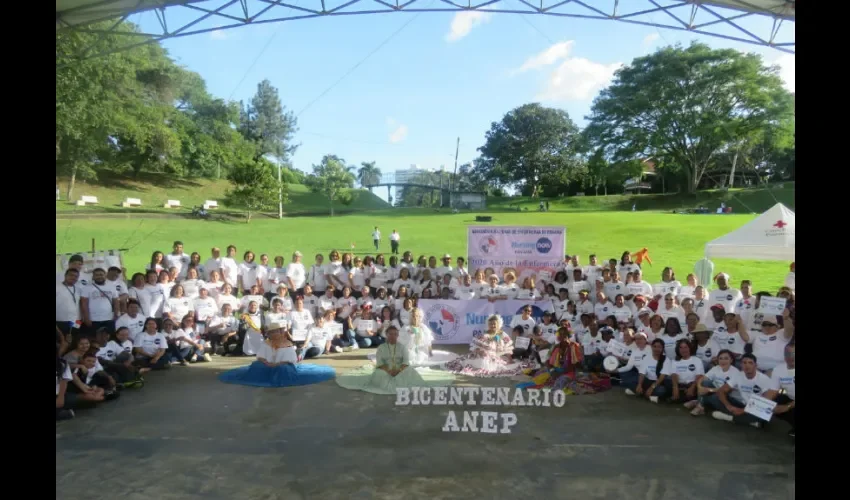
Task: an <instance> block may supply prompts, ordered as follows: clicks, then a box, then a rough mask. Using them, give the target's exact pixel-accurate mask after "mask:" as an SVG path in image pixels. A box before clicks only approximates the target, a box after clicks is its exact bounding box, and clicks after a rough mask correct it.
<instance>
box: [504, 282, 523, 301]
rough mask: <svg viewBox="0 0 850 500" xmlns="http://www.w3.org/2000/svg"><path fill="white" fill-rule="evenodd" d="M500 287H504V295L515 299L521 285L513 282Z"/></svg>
mask: <svg viewBox="0 0 850 500" xmlns="http://www.w3.org/2000/svg"><path fill="white" fill-rule="evenodd" d="M500 288H501V289H502V295H504V296H505V297H507V298H509V299H515V298H517V295H518V294H519V286H517V284H516V283H511V284H510V285H508V284H504V285H502V286H501V287H500Z"/></svg>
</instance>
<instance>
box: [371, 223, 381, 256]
mask: <svg viewBox="0 0 850 500" xmlns="http://www.w3.org/2000/svg"><path fill="white" fill-rule="evenodd" d="M372 243H374V244H375V251H376V252H377V251H378V249H379V247H380V246H381V230H380V229H378V226H375V230H374V231H372Z"/></svg>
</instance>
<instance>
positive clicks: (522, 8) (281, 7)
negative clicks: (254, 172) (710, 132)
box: [56, 0, 796, 65]
mask: <svg viewBox="0 0 850 500" xmlns="http://www.w3.org/2000/svg"><path fill="white" fill-rule="evenodd" d="M298 3H301V4H306V5H307V6H304V5H298ZM534 4H537V5H534ZM56 7H57V12H56V30H57V33H58V32H62V31H66V30H76V31H78V32H85V33H93V34H98V35H101V36H116V37H118V36H120V37H124V38H125V39H127V43H126V45H124V46H121V47H120V48H116V49H111V50H108V51H98V50H95V48H94V47H88V48H87V49H85V50H83V51H81V53H80V54H79V55H78V57H76V59H77V60H80V59H88V58H93V57H99V56H104V55H108V54H112V53H115V52H119V51H122V50H128V49H131V48H134V47H139V46H142V45H145V44H149V43H155V42H161V41H165V40H169V39H172V38H180V37H186V36H191V35H198V34H202V33H209V32H212V31H222V30H228V29H233V28H238V27H241V26H247V25H256V24H269V23H280V22H286V21H297V20H303V19H314V18H321V17H338V16H352V15H366V14H389V13H397V12H407V13H419V12H449V13H458V12H480V13H487V14H491V13H505V14H525V15H542V16H550V17H555V18H578V19H598V20H612V21H618V22H622V23H628V24H634V25H642V26H649V27H653V28H658V29H666V30H676V31H690V32H693V33H698V34H701V35H707V36H713V37H719V38H723V39H726V40H732V41H736V42H741V43H747V44H752V45H760V46H765V47H772V48H774V49H776V50H780V51H783V52H787V53H790V54H794V53H795V50H796V48H795V47H796V46H795V41H793V40H792V41H778V40H777V34H778V33H779V30H780V28H781V27H782V26H783V23H792V24H793V23H794V22H795V19H796V17H795V0H713V1H707V0H474V3H473V0H467V3H466V4H465V5H464V4H462V3H459V2H455V1H452V0H431V1H429V2H426V1H425V0H183V1H180V0H176V1H175V0H56ZM178 9H179V10H180V11H181V12H183V13H185V12H191V13H193V15H192V16H190V17H191V18H192V19H190V20H188V21H184V20H182V19H181V22H179V23H174V22H169V20H174V17H175V16H174V15H172V14H173V13H175V11H176V10H178ZM143 12H154V13H155V15H156V18H157V20H158V21H159V22H158V23H157V25H158V28H159V29H158V30H155V31H153V32H127V31H120V30H116V28H117V27H118V26H119V25H120V23H121V21H125V20H128V18H129V17H130V16H132V15H135V14H140V13H143ZM653 14H655V15H658V16H659V19H660V22H659V20H656V19H655V18H654V17H653ZM754 16H762V17H764V16H767V17H770V18H772V19H773V23H772V27H771V29H770V31H769V33H762V34H756V33H753V32H752V31H751V30H749V29H747V28H745V27H743V26H741V25H740V24H739V21H740V20H742V19H746V18H751V17H754ZM110 20H114V21H116V22H114V23H113V24H112V25H111V26H110V27H109V28H107V29H102V28H95V27H93V25H94V24H97V23H103V22H105V21H110ZM210 24H213V26H206V25H210ZM730 27H731V28H732V30H731V31H733V33H735V34H734V35H730V34H727V33H721V32H718V31H716V30H717V29H720V28H725V29H726V31H730ZM97 44H98V43H97V42H96V43H95V44H94V45H97ZM68 62H70V61H67V60H66V61H59V60H57V65H60V64H65V63H68Z"/></svg>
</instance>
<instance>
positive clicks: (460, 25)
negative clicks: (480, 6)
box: [446, 11, 492, 42]
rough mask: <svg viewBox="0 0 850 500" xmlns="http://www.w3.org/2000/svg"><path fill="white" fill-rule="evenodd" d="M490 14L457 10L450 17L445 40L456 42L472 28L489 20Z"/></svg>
mask: <svg viewBox="0 0 850 500" xmlns="http://www.w3.org/2000/svg"><path fill="white" fill-rule="evenodd" d="M491 17H492V14H490V13H489V12H475V11H468V12H458V13H457V14H455V17H454V18H453V19H452V24H451V27H450V28H449V32H448V33H447V34H446V41H447V42H456V41H458V40H460V39H461V38H463V37H465V36H466V35H468V34H469V32H470V31H472V28H474V27H475V26H478V25H479V24H484V23H486V22H488V21H489V20H490V18H491Z"/></svg>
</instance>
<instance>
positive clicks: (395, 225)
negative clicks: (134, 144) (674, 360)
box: [56, 210, 789, 293]
mask: <svg viewBox="0 0 850 500" xmlns="http://www.w3.org/2000/svg"><path fill="white" fill-rule="evenodd" d="M493 215H494V217H493V222H492V224H494V225H563V226H566V228H567V252H568V253H570V254H578V255H580V256H581V257H582V260H583V262H584V263H587V261H588V259H587V256H588V255H589V254H590V253H596V254H597V255H598V256H599V257H600V259H603V258H604V259H606V260H607V259H608V258H612V257H617V258H619V256H620V254H621V253H622V252H623V251H625V250H629V251H632V252H634V251H636V250H639V249H641V248H642V247H647V248H648V249H649V254H650V257H651V258H652V260H653V262H654V265H652V266H645V268H644V269H645V273H646V276H647V280H648V281H649V282H650V283H653V284H654V283H656V282H657V281H659V279H660V275H661V270H662V269H663V268H664V266H668V265H669V266H673V267H674V269H676V271H677V278H678V279H679V280H680V281H683V282H684V281H685V276H686V275H687V274H688V273H689V272H692V271H693V267H694V263H696V261H697V260H699V259H700V258H702V256H703V249H704V247H705V243H706V242H708V241H710V240H712V239H714V238H717V237H719V236H722V235H724V234H726V233H728V232H730V231H732V230H734V229H737V228H738V227H740V226H742V225H744V224H746V223H747V222H749V221H750V220H752V219H753V218H754V216H752V215H723V216H717V215H673V214H665V213H653V212H642V213H641V212H639V213H632V212H603V213H573V214H564V213H552V212H550V213H534V212H529V213H496V214H493ZM474 224H475V222H474V215H473V214H469V213H462V214H438V213H434V212H433V211H425V210H420V211H417V210H393V211H384V210H381V211H375V212H371V213H370V212H366V213H360V214H356V215H345V216H339V217H334V218H329V217H296V218H291V219H284V220H282V221H278V220H270V219H257V220H255V221H253V222H251V223H250V224H245V223H244V222H233V221H230V222H210V221H198V220H182V219H126V220H114V219H113V220H107V219H91V220H88V219H77V220H57V221H56V251H57V252H75V251H84V250H87V249H90V248H91V240H92V238H95V239H96V242H97V248H100V249H109V248H130V249H131V250H130V251H129V252H128V253H126V254H125V257H124V263H125V266H126V267H127V270H128V272H130V273H132V272H136V271H139V270H142V269H143V266H144V264H146V263H147V262H148V261H149V259H150V255H151V253H152V252H153V251H154V250H161V251H163V252H166V253H167V252H169V251H170V250H171V245H172V242H173V241H174V240H178V239H179V240H182V241H183V242H184V244H185V250H186V252H187V253H188V252H192V251H197V252H199V253H200V254H201V257H202V259H203V260H206V259H207V258H209V255H210V248H211V247H213V246H218V247H221V248H222V249H224V247H225V246H227V245H229V244H234V245H236V246H237V248H238V249H239V256H240V257H241V256H242V253H244V252H245V251H246V250H252V251H254V252H255V253H256V254H257V255H259V254H261V253H268V254H269V255H270V257H273V256H275V255H283V256H284V257H285V258H286V261H287V262H289V260H290V257H291V255H292V252H293V251H295V250H300V251H301V252H303V253H304V255H305V259H304V260H305V263H306V264H307V265H310V264H312V263H313V255H315V254H316V253H319V252H321V253H322V254H325V255H326V254H327V253H328V252H329V251H330V250H331V249H334V248H336V249H339V250H340V251H347V250H348V249H349V245H350V244H351V243H354V244H355V246H356V252H357V253H358V254H361V255H363V254H367V253H373V252H372V250H373V248H372V242H371V231H372V228H373V227H374V226H375V225H377V226H380V228H381V231H382V233H383V235H384V240H385V241H384V244H383V247H382V248H381V250H382V251H384V253H387V254H388V253H389V240H388V237H389V234H390V232H391V231H392V230H393V229H397V230H398V231H399V234H401V243H402V244H401V250H402V251H404V250H408V249H409V250H411V251H413V252H414V255H415V256H418V255H419V254H425V255H437V254H440V253H443V252H449V253H450V254H452V256H454V257H457V256H459V255H465V254H466V226H468V225H474ZM714 263H715V271H716V272H720V271H724V272H727V273H729V274H730V275H731V276H732V282H733V283H734V284H735V285H737V284H739V283H740V281H741V280H742V279H745V278H748V279H751V280H753V283H754V288H755V290H756V291H760V290H767V291H770V292H771V293H775V292H776V290H777V289H778V287H780V286H781V285H782V283H783V280H784V278H785V275H786V274H787V272H788V264H789V263H788V262H762V261H742V260H728V259H717V260H715V261H714Z"/></svg>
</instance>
